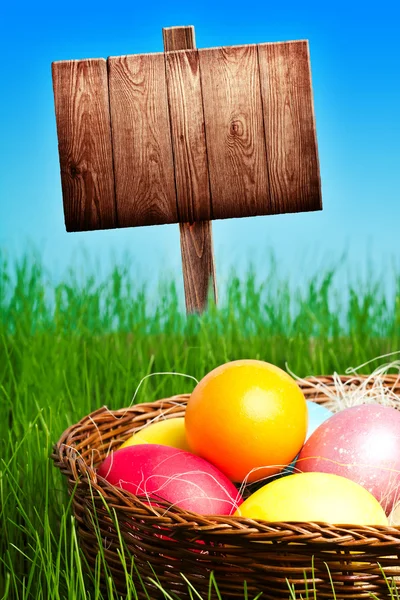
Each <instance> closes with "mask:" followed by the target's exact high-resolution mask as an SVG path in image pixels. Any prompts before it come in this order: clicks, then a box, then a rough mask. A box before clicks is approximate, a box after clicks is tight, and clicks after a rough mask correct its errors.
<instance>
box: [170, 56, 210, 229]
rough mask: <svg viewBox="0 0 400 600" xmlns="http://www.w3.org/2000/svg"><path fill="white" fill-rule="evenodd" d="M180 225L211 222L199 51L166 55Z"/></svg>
mask: <svg viewBox="0 0 400 600" xmlns="http://www.w3.org/2000/svg"><path fill="white" fill-rule="evenodd" d="M165 58H166V67H167V90H168V100H169V110H170V116H171V127H172V144H173V149H174V164H175V182H176V193H177V200H178V215H179V221H180V222H183V223H186V222H188V223H193V222H194V221H203V220H206V221H207V220H209V219H211V218H212V217H211V202H210V184H209V178H208V164H207V150H206V140H205V130H204V113H203V99H202V94H201V85H200V71H199V57H198V53H197V50H186V51H185V50H180V51H178V52H167V53H166V56H165Z"/></svg>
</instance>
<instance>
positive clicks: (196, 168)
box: [52, 27, 322, 311]
mask: <svg viewBox="0 0 400 600" xmlns="http://www.w3.org/2000/svg"><path fill="white" fill-rule="evenodd" d="M163 35H164V48H165V52H162V53H153V54H136V55H127V56H118V57H110V58H108V60H107V61H106V60H104V59H90V60H78V61H61V62H54V63H53V65H52V71H53V88H54V98H55V109H56V120H57V133H58V141H59V156H60V166H61V181H62V192H63V203H64V214H65V224H66V228H67V231H87V230H93V229H109V228H117V227H138V226H144V225H161V224H166V223H180V224H181V247H182V257H183V270H184V281H185V293H186V299H187V308H188V311H192V310H202V309H203V308H204V306H205V304H206V298H207V292H208V286H209V281H210V278H211V280H213V279H214V261H213V253H212V240H211V223H210V221H211V220H213V219H229V218H236V217H249V216H257V215H271V214H277V213H289V212H291V213H293V212H302V211H313V210H320V209H321V208H322V202H321V185H320V174H319V163H318V151H317V141H316V129H315V119H314V111H313V99H312V87H311V73H310V60H309V48H308V43H307V41H294V42H283V43H266V44H253V45H251V44H250V45H243V46H229V47H221V48H205V49H198V50H197V49H196V48H195V43H194V30H193V27H176V28H167V29H164V30H163ZM214 291H215V279H214ZM215 293H216V292H215Z"/></svg>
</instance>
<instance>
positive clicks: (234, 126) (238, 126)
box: [230, 119, 243, 136]
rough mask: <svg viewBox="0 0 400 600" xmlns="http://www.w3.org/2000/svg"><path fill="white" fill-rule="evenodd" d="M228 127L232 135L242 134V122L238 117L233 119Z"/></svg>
mask: <svg viewBox="0 0 400 600" xmlns="http://www.w3.org/2000/svg"><path fill="white" fill-rule="evenodd" d="M230 129H231V134H232V135H236V136H238V135H243V123H242V122H241V121H240V120H239V119H235V120H234V121H232V122H231V127H230Z"/></svg>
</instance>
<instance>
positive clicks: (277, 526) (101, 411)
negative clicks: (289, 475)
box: [50, 375, 400, 546]
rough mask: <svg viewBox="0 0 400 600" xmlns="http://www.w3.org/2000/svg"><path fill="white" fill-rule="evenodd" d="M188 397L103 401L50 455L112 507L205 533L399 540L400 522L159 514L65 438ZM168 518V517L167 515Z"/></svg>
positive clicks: (317, 541)
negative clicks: (106, 419)
mask: <svg viewBox="0 0 400 600" xmlns="http://www.w3.org/2000/svg"><path fill="white" fill-rule="evenodd" d="M334 377H335V376H334V375H328V376H325V375H323V376H312V377H307V378H304V379H302V380H300V381H298V384H299V386H300V387H301V388H302V390H303V391H305V390H307V389H314V386H315V384H316V383H318V384H322V385H327V386H329V385H331V386H332V385H333V382H334ZM339 377H340V380H341V381H342V382H347V383H349V382H354V383H355V384H357V383H361V382H363V381H365V380H366V379H367V378H371V375H339ZM381 378H382V380H383V382H384V384H385V385H387V386H389V385H393V386H396V387H397V386H398V388H399V396H400V375H385V376H381ZM371 381H372V379H371ZM313 384H314V385H313ZM323 396H324V394H323V389H321V390H315V398H312V397H308V398H307V399H309V400H316V401H318V402H322V403H323V400H322V401H321V397H322V398H323ZM189 397H190V393H185V394H176V395H174V396H171V397H169V398H163V399H160V400H155V401H152V402H143V403H139V404H134V405H132V406H130V407H128V408H120V409H117V410H113V411H112V410H109V409H108V407H107V406H106V405H103V406H101V407H100V408H98V409H96V410H95V411H93V412H91V413H90V414H88V415H86V416H84V417H82V419H80V421H78V422H77V423H76V424H73V425H70V426H69V427H68V428H67V429H66V430H65V431H64V432H63V433H62V434H61V436H60V438H59V440H58V442H57V443H55V444H54V445H53V451H52V454H51V456H50V457H51V458H52V460H53V461H54V464H55V466H56V467H58V468H60V470H61V471H62V472H63V474H64V475H66V476H67V478H68V480H69V483H70V484H74V485H76V484H77V483H78V481H79V480H80V479H81V478H82V477H84V478H85V479H87V481H88V483H89V485H90V486H91V487H92V488H93V489H95V490H96V491H97V492H98V493H99V494H101V495H102V496H103V498H104V499H105V500H107V498H108V497H109V496H113V497H117V498H119V500H120V501H121V505H120V506H118V505H117V506H116V505H115V504H113V508H115V509H116V510H117V511H118V510H119V509H121V510H125V509H126V508H129V507H131V508H132V507H134V508H136V509H138V510H140V511H141V512H142V513H143V518H146V517H150V518H152V519H154V518H158V519H160V522H168V526H170V527H174V526H175V527H177V528H179V529H182V528H183V527H184V526H187V528H188V529H190V530H192V531H194V530H195V531H196V533H201V535H207V531H208V530H209V529H210V527H211V528H213V527H215V528H218V531H219V532H220V533H221V531H222V529H223V528H224V527H225V528H227V529H229V530H230V532H231V533H232V536H235V537H236V536H240V537H242V536H243V535H251V536H252V537H253V536H254V539H255V540H256V538H257V537H260V536H261V537H262V538H263V539H265V536H267V537H268V539H269V540H271V541H273V540H274V538H275V537H276V538H279V539H281V537H282V534H283V533H285V534H286V533H287V535H288V537H290V535H291V534H294V535H296V538H297V537H298V535H299V533H300V534H301V533H303V534H304V539H305V540H306V541H307V543H308V544H311V545H318V546H319V545H324V546H326V545H327V544H329V543H335V544H338V543H340V544H344V545H348V544H351V542H358V541H360V539H364V538H365V537H367V538H368V539H369V540H370V542H371V543H372V544H373V543H374V541H373V540H374V538H375V543H377V544H380V543H385V540H387V537H388V536H389V537H390V538H391V540H392V542H393V543H396V544H399V545H400V525H399V526H394V525H375V526H367V525H354V524H351V523H344V524H337V525H336V524H335V525H334V524H331V523H327V522H308V521H307V522H303V521H287V522H276V521H264V520H261V519H249V518H247V517H239V516H226V515H224V516H219V515H199V514H197V513H194V512H191V511H187V510H184V509H181V508H177V507H173V508H169V510H168V511H167V513H165V514H167V515H168V517H166V516H165V514H159V513H158V511H156V510H155V509H154V508H152V507H149V506H148V505H147V504H146V503H145V502H143V501H142V500H141V498H139V497H137V496H135V495H134V494H132V493H130V492H128V491H127V490H124V489H122V488H117V487H116V486H113V485H112V484H110V483H109V482H108V481H106V480H105V479H104V478H102V477H100V476H99V475H98V474H97V472H96V469H95V468H94V467H93V466H92V465H90V464H88V463H87V462H85V461H84V460H83V458H82V457H80V456H79V454H78V453H77V451H76V448H74V447H73V446H71V445H69V444H67V443H66V442H67V440H68V439H69V438H70V437H71V434H72V433H73V432H76V431H78V430H79V429H80V428H82V427H84V426H85V425H86V424H87V423H88V422H89V421H92V422H93V423H94V422H95V420H96V419H97V418H98V417H101V416H104V415H109V416H110V418H111V417H112V418H116V419H118V418H122V417H124V416H126V415H129V414H131V413H132V414H136V415H140V414H141V413H142V412H143V413H144V412H147V411H149V409H154V410H160V409H161V408H162V406H163V404H165V403H171V402H173V403H176V402H177V401H180V402H182V403H183V404H182V409H183V408H184V406H185V401H187V399H188V398H189ZM175 416H176V415H175V414H172V415H171V416H170V417H167V418H174V417H175ZM160 506H161V507H163V504H162V503H160ZM166 519H167V521H165V520H166ZM308 538H310V539H308ZM232 539H233V538H232Z"/></svg>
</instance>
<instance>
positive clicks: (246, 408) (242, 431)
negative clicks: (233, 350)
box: [185, 360, 308, 482]
mask: <svg viewBox="0 0 400 600" xmlns="http://www.w3.org/2000/svg"><path fill="white" fill-rule="evenodd" d="M307 424H308V416H307V404H306V400H305V398H304V395H303V393H302V392H301V390H300V388H299V387H298V385H297V384H296V382H295V381H294V379H293V378H292V377H290V375H288V374H287V373H285V371H282V369H280V368H279V367H276V366H274V365H271V364H269V363H266V362H263V361H259V360H237V361H233V362H230V363H227V364H225V365H221V366H220V367H217V368H216V369H214V370H213V371H211V372H210V373H208V375H206V376H205V377H204V378H203V379H202V380H201V381H200V382H199V384H198V385H197V386H196V387H195V389H194V390H193V393H192V395H191V397H190V398H189V401H188V405H187V409H186V414H185V428H186V437H187V441H188V444H189V447H190V448H191V450H192V452H195V453H196V454H198V455H199V456H202V457H203V458H205V459H206V460H208V461H210V462H211V463H213V464H214V465H215V466H216V467H218V468H219V469H220V470H221V471H222V472H223V473H225V474H226V475H227V476H228V477H229V478H230V479H231V480H232V481H235V482H241V481H243V479H245V478H246V476H247V475H249V476H248V478H247V481H248V482H252V481H257V480H259V479H262V478H264V477H266V476H269V475H274V474H276V473H279V472H280V471H281V470H282V469H283V468H284V467H285V466H286V465H288V464H290V463H291V461H292V460H293V459H294V458H295V456H296V455H297V453H298V452H299V450H300V449H301V447H302V445H303V443H304V440H305V437H306V432H307ZM253 469H255V470H254V471H253V472H252V473H250V471H252V470H253ZM249 473H250V474H249Z"/></svg>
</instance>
